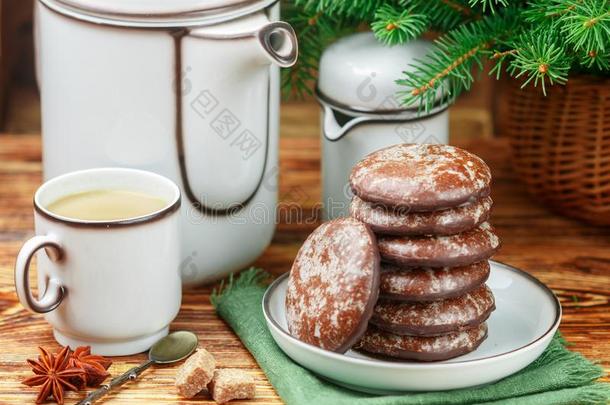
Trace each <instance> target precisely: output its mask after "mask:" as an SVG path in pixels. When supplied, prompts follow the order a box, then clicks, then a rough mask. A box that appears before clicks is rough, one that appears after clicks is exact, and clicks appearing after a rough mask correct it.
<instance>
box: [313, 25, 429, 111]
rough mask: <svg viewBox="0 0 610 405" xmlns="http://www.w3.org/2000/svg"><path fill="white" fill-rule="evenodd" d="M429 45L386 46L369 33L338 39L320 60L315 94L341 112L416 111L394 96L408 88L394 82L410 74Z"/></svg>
mask: <svg viewBox="0 0 610 405" xmlns="http://www.w3.org/2000/svg"><path fill="white" fill-rule="evenodd" d="M431 48H432V43H431V42H430V41H427V40H423V39H416V40H412V41H409V42H407V43H405V44H402V45H396V46H386V45H383V44H382V43H380V42H379V41H378V40H377V39H376V38H375V37H374V35H373V33H371V32H362V33H357V34H353V35H350V36H347V37H344V38H341V39H340V40H338V41H337V42H335V43H333V44H331V45H330V46H329V47H328V48H327V49H326V50H325V51H324V53H323V54H322V58H321V59H320V68H319V77H318V87H317V93H318V97H319V98H320V99H321V101H323V102H326V103H327V104H330V105H332V106H335V107H337V108H339V109H341V110H344V111H354V112H364V113H368V112H379V113H384V112H385V113H395V112H400V111H405V110H411V109H414V108H417V106H416V105H414V106H404V105H403V104H401V102H400V97H399V96H398V95H397V92H399V91H409V90H410V89H409V88H407V87H404V86H401V85H398V84H397V83H396V80H397V79H400V78H401V77H402V76H403V74H404V73H403V72H409V71H413V67H411V66H410V65H411V64H413V63H415V60H416V59H420V60H421V59H425V57H426V55H427V53H428V52H429V51H430V49H431Z"/></svg>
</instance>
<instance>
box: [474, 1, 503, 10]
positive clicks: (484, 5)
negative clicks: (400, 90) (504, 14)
mask: <svg viewBox="0 0 610 405" xmlns="http://www.w3.org/2000/svg"><path fill="white" fill-rule="evenodd" d="M469 4H470V7H473V8H474V7H480V8H481V9H483V11H487V10H489V11H491V12H492V13H494V12H495V11H496V9H497V8H498V6H501V7H508V1H507V0H470V1H469Z"/></svg>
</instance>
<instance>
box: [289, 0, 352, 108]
mask: <svg viewBox="0 0 610 405" xmlns="http://www.w3.org/2000/svg"><path fill="white" fill-rule="evenodd" d="M282 12H283V17H284V18H286V19H287V20H288V21H290V23H291V24H292V26H293V27H294V29H295V31H296V33H297V39H298V41H299V60H298V61H297V64H296V65H295V66H293V67H292V68H290V69H282V79H281V80H282V92H283V94H284V97H289V96H294V97H297V98H301V97H303V96H304V95H305V94H312V89H313V83H314V82H315V81H316V78H317V71H318V63H319V60H320V57H321V55H322V52H323V50H324V49H325V48H326V47H327V46H328V45H329V44H330V43H331V42H332V41H334V40H336V39H337V38H339V37H341V36H343V35H346V34H348V33H351V32H353V31H354V30H355V29H356V27H357V24H358V23H357V21H355V20H354V19H349V18H337V17H329V16H327V15H325V14H323V13H321V12H317V11H306V10H303V9H301V8H299V7H297V6H296V5H295V4H294V3H291V2H286V3H285V4H283V9H282Z"/></svg>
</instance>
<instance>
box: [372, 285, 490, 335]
mask: <svg viewBox="0 0 610 405" xmlns="http://www.w3.org/2000/svg"><path fill="white" fill-rule="evenodd" d="M494 309H495V302H494V296H493V294H492V293H491V290H490V289H489V288H488V287H487V286H486V285H482V286H481V287H479V288H478V289H476V290H474V291H472V292H470V293H467V294H465V295H462V296H459V297H455V298H449V299H446V300H442V301H433V302H395V301H387V300H381V301H379V302H378V303H377V305H376V306H375V309H374V310H373V316H372V318H371V321H370V322H371V323H372V324H373V325H375V326H377V327H378V328H379V329H382V330H384V331H387V332H391V333H395V334H397V335H415V336H434V335H442V334H445V333H449V332H455V331H458V330H463V329H468V328H472V327H473V326H475V325H478V324H480V323H483V322H484V321H485V320H486V319H487V318H488V317H489V315H490V314H491V312H492V311H493V310H494Z"/></svg>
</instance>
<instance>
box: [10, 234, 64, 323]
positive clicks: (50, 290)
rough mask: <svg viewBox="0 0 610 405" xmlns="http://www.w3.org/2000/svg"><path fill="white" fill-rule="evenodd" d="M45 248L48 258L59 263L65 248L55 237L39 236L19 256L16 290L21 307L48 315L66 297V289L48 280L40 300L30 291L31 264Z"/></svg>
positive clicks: (55, 280)
mask: <svg viewBox="0 0 610 405" xmlns="http://www.w3.org/2000/svg"><path fill="white" fill-rule="evenodd" d="M42 248H44V249H45V251H46V254H47V256H48V257H49V259H51V260H52V261H59V260H61V258H62V256H63V248H62V247H61V244H60V243H59V240H58V239H57V237H55V236H54V235H42V236H41V235H38V236H34V237H33V238H31V239H30V240H28V241H27V242H25V243H24V245H23V246H22V247H21V250H20V251H19V254H18V255H17V261H16V262H15V288H16V290H17V297H19V301H20V302H21V305H23V306H24V307H25V308H26V309H28V310H30V311H32V312H37V313H47V312H51V311H53V310H54V309H55V308H57V306H58V305H59V304H61V301H62V300H63V298H64V296H65V292H66V291H65V287H64V286H63V285H61V282H60V281H59V280H57V279H55V278H50V279H47V285H46V288H45V290H44V292H42V291H41V292H40V293H39V295H40V297H39V298H35V297H34V296H33V295H32V291H31V290H30V277H29V276H30V262H31V261H32V257H34V254H35V253H36V252H37V251H38V250H40V249H42Z"/></svg>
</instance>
